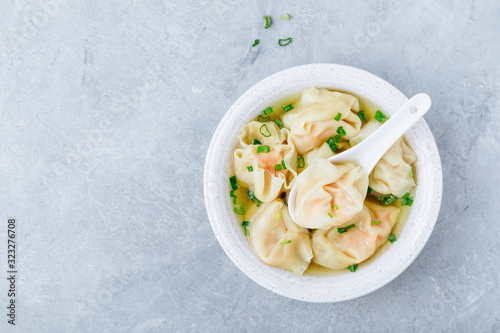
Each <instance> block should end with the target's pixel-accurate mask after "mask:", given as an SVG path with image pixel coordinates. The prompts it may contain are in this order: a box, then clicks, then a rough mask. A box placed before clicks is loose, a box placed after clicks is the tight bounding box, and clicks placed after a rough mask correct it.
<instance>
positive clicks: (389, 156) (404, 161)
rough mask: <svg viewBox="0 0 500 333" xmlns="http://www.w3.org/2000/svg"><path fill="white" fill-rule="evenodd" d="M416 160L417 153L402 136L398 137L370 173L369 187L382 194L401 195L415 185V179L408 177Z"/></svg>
mask: <svg viewBox="0 0 500 333" xmlns="http://www.w3.org/2000/svg"><path fill="white" fill-rule="evenodd" d="M416 160H417V155H416V154H415V152H414V151H413V149H411V148H410V146H408V144H407V143H406V141H405V140H404V138H400V139H399V140H398V141H396V143H395V144H394V145H393V146H392V147H391V148H389V150H388V151H387V152H386V153H385V154H384V156H382V158H381V159H380V161H379V162H378V163H377V165H375V168H374V169H373V171H372V172H371V173H370V177H369V179H370V187H371V188H372V189H374V190H375V191H377V192H379V193H382V194H394V195H395V196H397V197H401V196H403V194H405V193H406V192H409V191H410V189H411V188H412V187H413V186H415V180H414V179H413V178H412V177H410V170H411V165H412V164H413V163H415V161H416Z"/></svg>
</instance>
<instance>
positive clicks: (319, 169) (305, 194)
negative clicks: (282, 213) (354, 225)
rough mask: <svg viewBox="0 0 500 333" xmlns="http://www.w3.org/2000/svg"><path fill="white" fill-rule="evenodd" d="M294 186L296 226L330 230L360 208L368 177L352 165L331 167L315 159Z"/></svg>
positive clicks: (359, 168) (322, 160)
mask: <svg viewBox="0 0 500 333" xmlns="http://www.w3.org/2000/svg"><path fill="white" fill-rule="evenodd" d="M295 186H297V196H296V198H295V200H296V201H295V218H296V221H297V223H299V224H300V225H301V226H303V227H306V228H310V229H330V228H331V227H335V226H340V225H342V224H344V223H345V222H347V221H349V220H350V219H352V218H353V217H354V216H355V215H356V214H358V213H359V212H360V211H361V210H362V209H363V201H364V200H365V197H366V191H367V189H368V175H367V173H366V171H365V170H364V169H363V168H362V167H360V166H357V165H354V164H352V163H346V164H343V165H334V164H332V163H330V162H329V161H328V160H326V159H321V158H318V159H315V160H314V161H313V162H312V164H311V165H310V166H308V167H307V169H306V170H305V171H303V172H302V173H301V174H300V175H298V176H297V178H296V185H295ZM335 205H336V206H335ZM337 207H338V208H337ZM329 214H330V215H331V216H330V215H329Z"/></svg>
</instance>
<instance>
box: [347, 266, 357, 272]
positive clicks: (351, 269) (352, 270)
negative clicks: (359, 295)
mask: <svg viewBox="0 0 500 333" xmlns="http://www.w3.org/2000/svg"><path fill="white" fill-rule="evenodd" d="M347 268H348V269H349V270H350V271H351V272H353V273H354V272H356V269H357V268H358V264H354V265H351V266H349V267H347Z"/></svg>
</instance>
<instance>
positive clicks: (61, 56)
mask: <svg viewBox="0 0 500 333" xmlns="http://www.w3.org/2000/svg"><path fill="white" fill-rule="evenodd" d="M286 12H288V13H290V15H291V19H290V20H289V21H283V20H280V19H279V16H281V15H282V14H284V13H286ZM265 14H268V15H270V16H272V18H273V24H272V26H271V28H269V29H268V30H265V29H263V16H264V15H265ZM499 17H500V4H499V2H498V1H486V0H477V1H474V0H465V1H458V0H455V1H433V0H424V1H400V0H390V1H377V2H374V1H371V2H368V1H359V0H354V1H347V2H345V1H340V2H339V1H336V2H329V3H323V4H320V3H318V2H312V1H309V2H307V1H296V0H294V1H274V2H265V1H261V0H258V1H249V2H248V1H242V0H236V1H231V2H225V1H194V0H182V1H181V0H172V1H159V0H157V1H137V0H130V1H121V2H120V1H99V0H80V1H66V0H65V1H62V0H60V1H56V0H37V1H12V2H11V1H4V2H3V3H2V10H1V11H0V112H1V113H0V123H1V132H0V184H1V185H0V186H1V187H0V189H1V191H0V218H1V220H0V226H2V227H1V228H0V241H1V244H2V245H1V246H0V253H1V255H0V258H1V259H2V260H1V262H0V267H1V269H0V271H1V273H0V276H2V279H1V281H2V282H0V308H2V309H4V310H3V312H5V313H3V312H1V313H0V318H2V319H0V321H1V322H0V331H2V332H10V331H13V332H14V331H15V332H265V331H275V332H276V331H280V332H324V331H330V332H378V331H394V332H429V331H436V332H471V331H474V332H498V331H500V318H499V317H500V301H499V297H500V291H499V288H500V283H499V277H500V274H499V269H498V266H499V263H500V260H499V256H500V218H499V216H500V208H499V207H500V204H499V202H500V197H499V187H500V180H499V167H500V148H499V146H498V143H499V141H500V131H499V128H500V112H499V96H500V95H499V79H498V77H499V74H500V71H499V59H500V45H499V37H498V36H499V34H500V23H499V22H500V20H499ZM286 37H292V38H293V42H292V43H291V44H290V45H288V46H286V47H280V46H278V45H277V39H278V38H286ZM256 38H259V39H260V44H259V45H258V46H256V47H254V48H252V47H251V44H252V43H253V40H254V39H256ZM314 62H331V63H340V64H346V65H351V66H355V67H359V68H362V69H365V70H368V71H370V72H372V73H374V74H376V75H379V76H381V77H382V78H384V79H386V80H387V81H389V82H391V83H392V84H394V85H395V86H396V87H398V88H400V89H401V91H403V92H404V93H405V94H407V95H412V94H414V93H418V92H427V93H428V94H429V95H431V97H432V99H433V108H432V110H431V111H430V112H429V113H428V115H426V117H425V118H426V120H427V122H428V123H429V125H430V127H431V129H432V131H433V133H434V135H435V138H436V140H437V143H438V147H439V149H440V152H441V156H442V162H443V170H444V196H443V204H442V209H441V213H440V216H439V220H438V222H437V225H436V228H435V230H434V232H433V234H432V236H431V239H430V241H429V243H428V244H427V246H426V247H425V249H424V250H423V252H422V253H421V254H420V256H419V257H418V258H417V259H416V261H415V262H414V263H413V264H412V265H411V266H410V267H409V268H408V269H407V270H406V271H405V272H404V273H403V274H402V275H401V276H400V277H398V278H397V279H396V280H395V281H393V282H392V283H390V284H389V285H387V286H386V287H384V288H382V289H380V290H378V291H376V292H374V293H372V294H370V295H368V296H365V297H362V298H360V299H356V300H353V301H349V302H344V303H339V304H307V303H302V302H298V301H293V300H289V299H286V298H283V297H281V296H278V295H275V294H273V293H271V292H269V291H267V290H265V289H263V288H261V287H260V286H258V285H257V284H255V283H254V282H252V281H251V280H249V279H248V278H247V277H246V276H245V275H244V274H243V273H241V272H240V271H239V270H238V269H237V268H236V267H235V266H234V265H233V264H232V262H231V261H230V260H229V259H228V258H227V257H226V255H225V254H224V252H223V251H222V249H221V248H220V246H219V245H218V243H217V241H216V239H215V237H214V235H213V233H212V230H211V228H210V224H209V222H208V219H207V215H206V212H205V207H204V203H203V196H202V170H203V162H204V156H205V150H206V149H207V147H208V144H209V141H210V138H211V136H212V134H213V132H214V130H215V127H216V125H217V124H218V122H219V120H220V119H221V118H222V116H223V115H224V113H225V111H226V110H227V109H228V108H229V106H230V105H231V104H232V103H233V102H234V101H235V100H236V99H237V98H238V96H239V95H240V94H242V93H243V92H244V91H245V90H246V89H248V88H249V87H250V86H252V85H253V84H254V83H256V82H258V81H259V80H261V79H263V78H264V77H266V76H268V75H270V74H272V73H274V72H276V71H279V70H282V69H285V68H288V67H291V66H295V65H300V64H306V63H314ZM12 217H13V218H15V219H16V221H17V222H16V223H17V227H16V233H17V234H16V235H17V236H16V241H17V248H16V250H17V253H16V269H17V270H18V273H17V280H16V283H17V284H16V288H17V289H16V292H17V296H16V305H17V307H16V326H15V327H14V326H12V325H9V324H7V319H8V317H7V316H6V314H7V311H8V310H6V307H7V305H8V302H9V299H10V298H8V297H7V290H8V289H9V285H8V281H7V279H6V278H5V277H6V276H7V269H8V268H7V219H8V218H12ZM2 313H3V314H2Z"/></svg>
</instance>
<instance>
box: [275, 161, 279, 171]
mask: <svg viewBox="0 0 500 333" xmlns="http://www.w3.org/2000/svg"><path fill="white" fill-rule="evenodd" d="M274 171H281V163H280V164H276V165H275V166H274Z"/></svg>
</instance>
